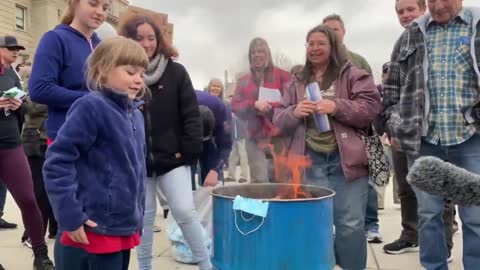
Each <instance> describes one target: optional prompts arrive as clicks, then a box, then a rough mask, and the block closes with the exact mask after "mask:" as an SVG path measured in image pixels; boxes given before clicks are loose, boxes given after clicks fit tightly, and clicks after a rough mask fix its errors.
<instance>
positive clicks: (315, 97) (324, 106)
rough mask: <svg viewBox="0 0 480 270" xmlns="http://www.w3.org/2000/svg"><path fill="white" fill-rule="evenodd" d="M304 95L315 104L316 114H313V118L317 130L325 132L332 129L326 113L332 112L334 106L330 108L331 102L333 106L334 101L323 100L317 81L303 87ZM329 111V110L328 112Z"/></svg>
mask: <svg viewBox="0 0 480 270" xmlns="http://www.w3.org/2000/svg"><path fill="white" fill-rule="evenodd" d="M305 95H306V97H307V100H309V101H311V102H314V103H315V104H316V112H317V113H316V114H314V115H313V117H314V119H315V124H316V126H317V129H318V131H320V132H326V131H330V130H332V128H331V127H330V122H329V120H328V116H327V114H328V113H333V112H334V110H335V107H333V110H332V104H331V103H334V105H333V106H335V102H333V101H327V100H323V97H322V93H321V92H320V87H319V86H318V83H317V82H313V83H310V84H309V85H307V87H306V89H305ZM330 111H331V112H330Z"/></svg>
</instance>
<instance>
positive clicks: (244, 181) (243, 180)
mask: <svg viewBox="0 0 480 270" xmlns="http://www.w3.org/2000/svg"><path fill="white" fill-rule="evenodd" d="M238 182H239V183H246V182H248V180H247V178H244V177H242V178H240V180H238Z"/></svg>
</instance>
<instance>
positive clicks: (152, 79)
mask: <svg viewBox="0 0 480 270" xmlns="http://www.w3.org/2000/svg"><path fill="white" fill-rule="evenodd" d="M167 64H168V59H167V58H166V57H165V56H164V55H163V54H160V53H159V54H157V56H155V57H154V58H153V59H152V61H150V63H149V64H148V67H147V70H146V71H145V76H144V81H145V84H146V85H147V86H150V85H153V84H155V83H156V82H158V80H160V78H161V77H162V75H163V72H164V71H165V68H166V67H167Z"/></svg>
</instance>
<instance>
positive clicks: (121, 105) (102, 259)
mask: <svg viewBox="0 0 480 270" xmlns="http://www.w3.org/2000/svg"><path fill="white" fill-rule="evenodd" d="M147 66H148V57H147V55H146V54H145V51H144V50H143V48H142V47H141V46H140V45H138V44H137V43H136V42H135V41H133V40H129V39H126V38H123V37H116V38H111V39H108V40H105V41H104V42H102V43H101V44H100V45H99V46H98V47H97V49H95V51H94V53H93V54H92V56H91V58H90V60H89V61H88V76H87V85H88V87H89V89H91V90H92V92H91V93H89V94H87V95H85V96H83V97H82V98H80V99H78V100H77V101H76V102H75V103H74V104H73V105H72V107H71V108H70V110H69V112H68V114H67V118H66V121H65V123H64V125H63V126H62V127H61V128H60V130H59V132H58V134H57V137H56V139H55V141H54V142H53V143H52V145H51V146H50V147H49V150H48V153H47V159H46V161H45V166H44V175H45V186H46V189H47V192H48V195H49V198H50V201H51V203H52V208H53V211H54V213H55V216H56V217H57V220H58V224H59V226H60V228H61V229H62V230H63V234H62V236H61V243H62V244H63V245H66V246H71V247H76V248H81V249H84V250H85V251H86V253H87V260H86V261H87V264H86V265H85V266H82V267H81V269H85V270H90V269H102V270H126V269H128V265H129V260H130V250H131V249H133V248H134V247H135V246H137V245H138V244H139V243H140V232H141V231H142V229H143V213H144V208H145V183H146V166H145V155H146V145H145V128H144V120H143V116H142V113H141V111H140V109H139V108H140V106H141V105H142V104H143V102H142V101H140V100H138V99H137V98H138V97H141V96H143V94H144V92H145V85H144V82H143V73H144V71H145V69H146V67H147ZM72 256H73V257H69V256H66V257H64V260H65V261H66V262H70V261H72V262H75V261H77V260H78V259H79V258H78V257H75V256H77V255H75V254H72ZM66 269H71V268H70V266H66Z"/></svg>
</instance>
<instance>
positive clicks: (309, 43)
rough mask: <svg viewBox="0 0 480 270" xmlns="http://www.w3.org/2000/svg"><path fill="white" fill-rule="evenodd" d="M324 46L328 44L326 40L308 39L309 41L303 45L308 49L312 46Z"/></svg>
mask: <svg viewBox="0 0 480 270" xmlns="http://www.w3.org/2000/svg"><path fill="white" fill-rule="evenodd" d="M325 46H328V43H327V42H314V41H310V42H307V43H306V44H305V47H307V48H309V49H313V48H322V47H325Z"/></svg>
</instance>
